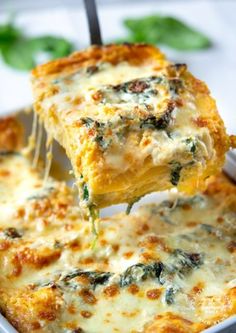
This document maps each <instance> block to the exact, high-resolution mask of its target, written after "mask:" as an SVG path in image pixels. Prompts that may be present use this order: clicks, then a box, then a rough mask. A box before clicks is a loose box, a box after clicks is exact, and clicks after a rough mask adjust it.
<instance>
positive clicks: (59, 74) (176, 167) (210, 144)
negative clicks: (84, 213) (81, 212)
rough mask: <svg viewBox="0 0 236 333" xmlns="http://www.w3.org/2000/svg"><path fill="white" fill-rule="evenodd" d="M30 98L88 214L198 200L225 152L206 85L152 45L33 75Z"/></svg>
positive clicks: (106, 52) (60, 63)
mask: <svg viewBox="0 0 236 333" xmlns="http://www.w3.org/2000/svg"><path fill="white" fill-rule="evenodd" d="M33 91H34V97H35V111H36V112H37V113H38V114H39V117H40V119H41V120H42V121H43V122H44V125H45V127H46V130H47V132H48V133H49V134H50V135H51V136H52V137H54V138H55V139H56V140H58V141H59V143H60V144H61V145H62V146H63V147H64V148H65V150H66V152H67V155H68V156H69V158H70V160H71V162H72V166H73V169H74V173H75V176H76V178H77V181H78V184H79V188H80V199H81V203H82V204H84V205H85V206H88V207H90V208H91V207H93V208H94V207H95V208H96V207H103V206H107V205H110V204H115V203H119V202H128V203H132V202H134V201H136V200H137V199H138V198H139V197H141V196H143V195H145V194H146V193H149V192H152V191H161V190H165V189H169V188H171V187H175V186H177V187H178V189H179V190H182V191H185V192H188V193H191V192H195V191H196V190H197V189H199V188H202V187H203V186H204V182H205V179H206V178H207V177H209V175H211V174H214V173H216V172H217V171H218V170H219V169H220V167H221V166H222V164H223V161H224V153H225V152H226V151H227V149H228V148H229V138H228V136H227V135H226V133H225V129H224V125H223V122H222V120H221V118H220V117H219V115H218V112H217V109H216V105H215V102H214V100H213V99H212V98H211V97H210V95H209V91H208V89H207V87H206V86H205V84H204V83H203V82H201V81H199V80H197V79H196V78H194V77H193V76H192V75H191V74H190V73H189V72H188V71H187V68H186V65H184V64H171V63H170V62H169V61H167V60H166V59H165V57H164V56H163V55H162V54H161V53H160V51H159V50H158V49H156V48H155V47H152V46H147V45H110V46H103V47H91V48H89V49H87V50H85V51H82V52H77V53H75V54H73V55H72V56H70V57H68V58H65V59H60V60H56V61H53V62H50V63H48V64H46V65H42V66H39V67H37V68H36V69H35V70H34V71H33Z"/></svg>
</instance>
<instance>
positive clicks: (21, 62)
mask: <svg viewBox="0 0 236 333" xmlns="http://www.w3.org/2000/svg"><path fill="white" fill-rule="evenodd" d="M2 57H3V60H4V61H5V63H6V64H7V65H9V66H11V67H13V68H16V69H20V70H30V69H32V68H33V67H34V66H35V65H36V63H35V61H34V57H33V54H32V52H31V50H30V48H29V45H28V41H27V40H19V41H16V42H14V43H11V44H8V45H5V47H3V48H2Z"/></svg>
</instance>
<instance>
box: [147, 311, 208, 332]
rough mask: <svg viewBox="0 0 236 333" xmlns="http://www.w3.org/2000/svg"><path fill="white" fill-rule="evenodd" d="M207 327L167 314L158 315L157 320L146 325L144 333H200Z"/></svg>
mask: <svg viewBox="0 0 236 333" xmlns="http://www.w3.org/2000/svg"><path fill="white" fill-rule="evenodd" d="M204 328H206V326H205V325H204V324H200V323H193V322H191V321H190V320H187V319H185V318H183V317H181V316H179V315H176V314H174V313H171V312H166V313H164V314H161V315H157V316H156V317H155V319H154V320H153V321H152V322H151V323H149V324H148V325H146V328H145V329H144V331H143V333H157V332H158V333H190V332H191V333H198V332H201V331H202V330H203V329H204Z"/></svg>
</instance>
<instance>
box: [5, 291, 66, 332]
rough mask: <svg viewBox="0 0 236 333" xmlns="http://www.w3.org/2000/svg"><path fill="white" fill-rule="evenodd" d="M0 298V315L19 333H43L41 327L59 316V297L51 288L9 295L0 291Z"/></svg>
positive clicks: (16, 292)
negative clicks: (0, 311)
mask: <svg viewBox="0 0 236 333" xmlns="http://www.w3.org/2000/svg"><path fill="white" fill-rule="evenodd" d="M0 297H1V299H2V301H1V304H2V313H3V314H4V316H5V317H6V318H7V319H8V320H9V321H10V322H11V323H12V325H13V326H14V327H15V328H16V329H17V330H18V331H19V332H21V333H32V332H38V333H40V332H45V330H44V328H43V326H47V325H49V324H50V322H53V321H55V320H56V318H58V317H59V316H60V296H59V293H58V292H57V291H56V290H55V289H52V288H45V289H40V290H38V291H37V290H36V291H35V290H29V289H23V290H19V291H11V292H9V293H8V292H6V291H5V290H1V289H0ZM4 303H5V304H4ZM3 304H4V306H3Z"/></svg>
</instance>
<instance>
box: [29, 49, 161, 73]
mask: <svg viewBox="0 0 236 333" xmlns="http://www.w3.org/2000/svg"><path fill="white" fill-rule="evenodd" d="M151 59H152V60H153V62H155V60H156V59H158V60H163V61H165V56H164V55H163V54H162V53H161V52H160V51H159V52H157V48H156V47H154V46H151V45H147V44H122V45H115V44H110V45H104V46H98V45H96V46H91V47H89V48H88V49H86V50H83V51H82V52H81V51H77V52H74V53H72V54H71V55H70V56H69V57H66V58H62V59H58V60H54V61H51V62H48V63H46V64H44V65H40V66H38V67H36V68H35V69H34V70H33V71H32V74H33V76H35V77H42V76H47V75H50V74H56V73H59V72H60V73H62V72H66V73H68V71H69V72H73V71H75V70H78V68H80V67H87V66H92V65H94V64H96V63H97V62H110V63H112V64H117V63H119V62H121V61H128V62H130V63H131V64H135V65H138V64H141V63H142V64H144V63H145V62H149V63H150V60H151Z"/></svg>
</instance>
